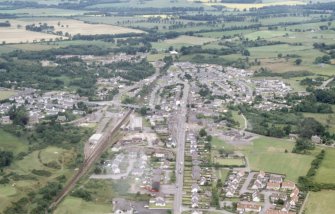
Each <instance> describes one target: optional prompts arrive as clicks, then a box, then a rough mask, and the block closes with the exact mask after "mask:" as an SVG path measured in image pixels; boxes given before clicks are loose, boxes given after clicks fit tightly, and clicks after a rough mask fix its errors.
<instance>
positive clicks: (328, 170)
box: [314, 149, 335, 183]
mask: <svg viewBox="0 0 335 214" xmlns="http://www.w3.org/2000/svg"><path fill="white" fill-rule="evenodd" d="M334 163H335V149H327V150H326V156H325V159H324V160H323V161H322V162H321V166H320V168H319V169H318V170H317V173H316V176H315V177H314V180H315V181H316V182H318V183H335V164H334Z"/></svg>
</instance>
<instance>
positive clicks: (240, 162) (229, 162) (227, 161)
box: [214, 158, 244, 166]
mask: <svg viewBox="0 0 335 214" xmlns="http://www.w3.org/2000/svg"><path fill="white" fill-rule="evenodd" d="M214 162H215V163H217V164H220V165H231V166H241V165H243V164H244V161H243V159H241V158H234V159H232V158H229V159H228V158H216V159H215V161H214Z"/></svg>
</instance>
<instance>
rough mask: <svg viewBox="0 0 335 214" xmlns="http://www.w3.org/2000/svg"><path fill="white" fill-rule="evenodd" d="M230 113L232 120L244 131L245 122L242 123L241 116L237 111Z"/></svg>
mask: <svg viewBox="0 0 335 214" xmlns="http://www.w3.org/2000/svg"><path fill="white" fill-rule="evenodd" d="M232 113H233V119H234V120H235V121H237V122H238V123H239V124H240V125H239V128H240V129H244V128H245V121H244V119H243V117H242V115H241V114H238V111H232Z"/></svg>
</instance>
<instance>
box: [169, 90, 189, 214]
mask: <svg viewBox="0 0 335 214" xmlns="http://www.w3.org/2000/svg"><path fill="white" fill-rule="evenodd" d="M184 86H185V87H184V91H183V97H182V100H181V104H180V107H179V109H178V110H177V111H178V112H177V118H176V119H177V121H176V128H177V129H176V132H175V134H176V136H175V139H176V142H177V156H176V171H177V172H176V186H177V187H178V188H177V192H176V194H175V198H174V204H173V211H174V214H181V213H182V199H183V172H184V164H183V163H184V153H185V138H186V114H187V101H188V95H189V90H190V86H189V84H188V83H184ZM179 172H181V173H179Z"/></svg>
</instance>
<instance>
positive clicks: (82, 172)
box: [49, 109, 133, 209]
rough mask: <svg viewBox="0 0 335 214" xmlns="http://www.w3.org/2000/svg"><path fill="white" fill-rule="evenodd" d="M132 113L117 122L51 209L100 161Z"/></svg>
mask: <svg viewBox="0 0 335 214" xmlns="http://www.w3.org/2000/svg"><path fill="white" fill-rule="evenodd" d="M132 111H133V110H132V109H130V110H129V111H127V112H126V114H125V115H124V116H123V117H122V118H121V119H120V120H119V121H118V122H117V124H116V125H115V126H113V128H112V129H111V130H110V131H109V132H107V133H106V134H105V135H104V136H103V138H102V140H101V142H100V143H99V144H98V145H97V147H96V149H95V151H94V152H92V153H91V155H90V156H88V157H87V158H86V159H85V160H84V163H83V164H82V166H81V167H80V168H79V170H78V171H77V173H76V174H75V175H74V176H73V177H72V178H71V180H70V181H69V182H68V183H67V184H66V185H65V187H64V188H63V190H62V191H61V192H60V193H59V194H58V196H57V197H56V198H55V199H54V201H53V202H52V204H51V205H50V206H49V208H50V209H54V208H56V207H57V205H58V204H59V203H60V202H61V201H62V200H63V199H64V197H65V196H66V195H67V194H68V193H69V192H70V191H71V190H72V189H73V187H74V186H75V185H76V183H77V182H78V181H79V179H80V178H81V177H82V176H83V175H85V174H86V173H87V172H88V171H89V169H90V168H91V166H92V164H94V162H96V161H97V160H98V158H99V157H100V156H101V154H102V153H103V152H104V151H105V150H106V149H107V148H108V147H109V146H110V141H111V139H112V137H113V135H115V133H116V132H117V131H118V130H119V129H120V127H121V126H122V125H123V124H124V123H125V122H126V121H127V120H128V119H129V116H130V114H131V113H132Z"/></svg>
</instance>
